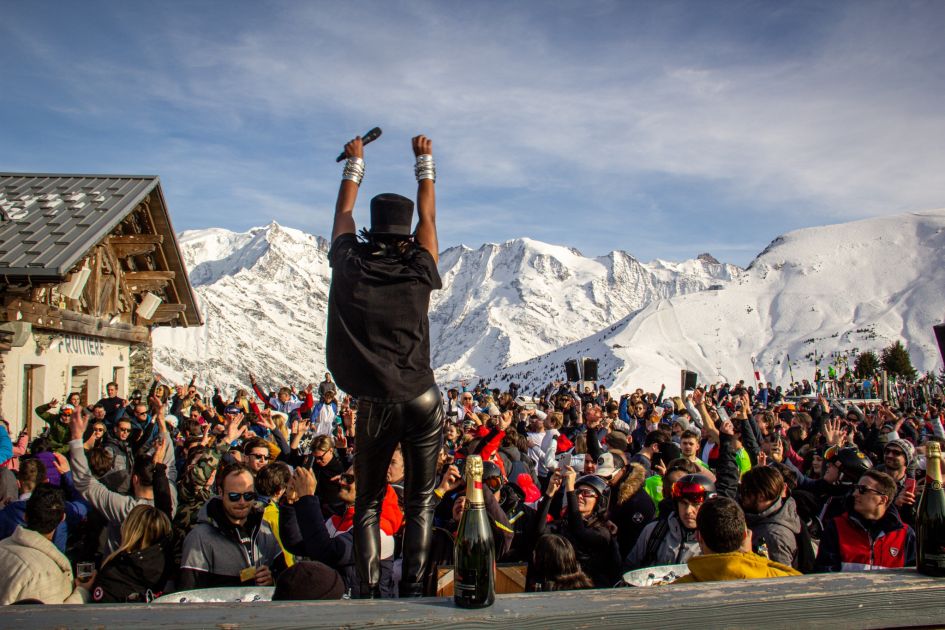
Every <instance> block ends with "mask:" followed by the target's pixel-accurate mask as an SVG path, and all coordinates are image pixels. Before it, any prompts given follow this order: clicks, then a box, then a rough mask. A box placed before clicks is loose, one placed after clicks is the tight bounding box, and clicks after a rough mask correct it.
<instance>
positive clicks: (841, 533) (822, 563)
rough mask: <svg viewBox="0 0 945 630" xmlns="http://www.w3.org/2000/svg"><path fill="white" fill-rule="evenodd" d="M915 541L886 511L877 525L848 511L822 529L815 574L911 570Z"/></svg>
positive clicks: (892, 509)
mask: <svg viewBox="0 0 945 630" xmlns="http://www.w3.org/2000/svg"><path fill="white" fill-rule="evenodd" d="M915 561H916V538H915V532H914V531H913V529H912V528H911V527H909V526H908V525H905V524H904V523H903V522H902V521H901V520H900V519H899V514H898V513H897V512H896V508H895V506H892V507H890V508H889V509H888V510H887V511H886V514H884V515H883V517H882V518H881V519H879V520H878V521H872V522H871V521H867V520H866V519H864V518H863V517H862V516H860V515H859V514H858V513H857V512H854V511H853V510H852V509H851V510H850V511H848V512H845V513H844V514H841V515H840V516H837V517H834V518H833V519H831V520H830V521H828V522H827V524H826V526H825V527H824V533H823V536H821V539H820V547H819V549H818V550H817V562H816V570H817V571H820V572H833V571H875V570H877V569H900V568H903V567H913V566H915Z"/></svg>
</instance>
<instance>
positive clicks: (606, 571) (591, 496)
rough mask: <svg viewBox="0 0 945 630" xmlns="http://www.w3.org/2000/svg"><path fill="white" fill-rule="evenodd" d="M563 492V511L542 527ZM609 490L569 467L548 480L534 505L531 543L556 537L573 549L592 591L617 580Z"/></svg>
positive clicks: (603, 483)
mask: <svg viewBox="0 0 945 630" xmlns="http://www.w3.org/2000/svg"><path fill="white" fill-rule="evenodd" d="M562 488H563V489H564V492H565V494H564V510H563V513H562V515H561V517H560V518H558V519H556V520H554V521H552V522H551V523H550V524H548V525H546V521H547V517H548V513H549V511H550V510H551V505H552V500H553V499H554V496H555V494H557V492H558V490H559V489H562ZM609 500H610V486H609V485H608V483H607V480H606V479H604V478H602V477H598V476H597V475H584V476H582V477H580V478H578V476H577V472H576V471H575V470H574V468H572V467H571V466H567V467H565V468H564V470H562V469H561V468H558V469H557V470H555V472H554V474H553V475H551V477H550V478H549V480H548V487H547V488H546V489H545V494H544V496H543V497H542V499H541V502H540V503H539V504H538V514H537V516H536V518H535V521H534V522H535V524H536V527H537V531H536V532H534V534H533V535H532V538H531V540H533V541H537V540H538V538H539V537H540V536H541V535H542V534H545V533H552V534H558V535H559V536H563V537H564V538H566V539H567V540H568V541H569V542H570V543H571V544H572V545H573V546H574V552H575V555H576V556H577V559H578V563H579V564H580V565H581V570H582V571H584V573H586V574H587V575H588V577H590V578H591V581H593V582H594V587H595V588H609V587H611V586H613V585H614V584H615V583H616V581H617V579H618V577H619V568H620V558H619V552H618V551H617V546H616V544H615V541H614V539H613V534H611V532H610V528H609V526H608V521H607V505H608V502H609Z"/></svg>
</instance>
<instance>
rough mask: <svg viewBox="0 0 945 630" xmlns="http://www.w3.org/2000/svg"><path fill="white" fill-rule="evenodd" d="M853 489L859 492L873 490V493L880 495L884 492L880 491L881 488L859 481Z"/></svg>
mask: <svg viewBox="0 0 945 630" xmlns="http://www.w3.org/2000/svg"><path fill="white" fill-rule="evenodd" d="M853 489H854V490H856V491H857V492H859V493H860V494H868V493H870V492H872V493H873V494H878V495H880V496H883V493H882V492H880V491H879V490H874V489H873V488H870V487H869V486H865V485H863V484H861V483H858V484H857V485H855V486H853Z"/></svg>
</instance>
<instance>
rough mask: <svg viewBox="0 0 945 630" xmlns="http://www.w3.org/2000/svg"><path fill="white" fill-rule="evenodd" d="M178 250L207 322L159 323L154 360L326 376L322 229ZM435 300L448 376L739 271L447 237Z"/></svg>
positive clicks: (697, 262) (481, 369)
mask: <svg viewBox="0 0 945 630" xmlns="http://www.w3.org/2000/svg"><path fill="white" fill-rule="evenodd" d="M180 244H181V250H182V253H183V256H184V259H185V263H186V265H187V268H188V269H190V278H191V282H192V283H193V285H194V287H195V291H196V293H197V295H198V299H199V300H200V303H201V308H202V309H203V313H204V316H205V319H206V321H207V324H206V326H204V327H202V328H199V329H179V328H173V329H168V328H161V329H158V330H157V331H155V335H154V342H155V364H156V368H157V369H158V371H159V372H160V373H161V374H163V375H164V376H165V377H167V378H171V379H172V380H182V379H184V378H186V375H189V374H192V373H194V372H197V373H200V374H203V375H205V376H203V377H202V378H201V381H203V382H206V381H209V382H211V383H216V384H220V385H225V386H228V387H232V386H234V385H236V384H240V383H243V384H245V383H246V373H247V372H248V371H253V372H255V373H257V374H258V375H259V377H260V380H261V381H262V382H264V383H266V384H269V383H276V382H278V383H286V382H291V383H293V384H297V385H298V384H302V383H306V382H309V381H312V380H315V381H318V380H321V374H322V373H323V372H324V370H325V357H324V336H325V319H326V308H327V299H328V286H329V280H330V269H329V267H328V263H327V249H328V244H327V242H326V241H325V240H324V239H321V238H318V237H314V236H311V235H308V234H304V233H302V232H300V231H298V230H292V229H288V228H284V227H282V226H280V225H278V224H276V223H272V224H270V225H269V226H266V227H263V228H255V229H253V230H250V231H249V232H247V233H243V234H238V233H234V232H229V231H227V230H223V229H217V228H214V229H208V230H198V231H191V232H185V233H183V234H182V235H181V238H180ZM439 268H440V274H441V276H442V278H443V284H444V287H443V290H441V291H437V292H434V294H433V298H432V304H431V311H430V322H431V340H432V361H433V365H434V367H435V368H436V370H437V374H438V377H439V378H441V379H443V380H451V379H456V378H459V377H462V376H473V375H477V374H487V373H492V372H495V371H496V370H498V369H499V368H501V367H502V366H505V365H507V364H509V363H513V362H518V361H523V360H527V359H529V358H532V357H535V356H539V355H541V354H544V353H546V352H549V351H551V350H553V349H555V348H558V347H560V346H561V345H563V344H566V343H569V342H572V341H576V340H578V339H581V338H583V337H585V336H586V335H588V334H590V333H591V332H593V331H595V330H598V329H600V328H602V327H604V326H606V325H608V324H609V323H611V322H614V321H617V320H619V319H620V318H622V317H625V316H626V315H627V314H629V313H631V312H633V311H636V310H638V309H640V308H642V307H643V306H645V305H646V304H648V303H650V302H652V301H653V300H656V299H660V298H665V297H671V296H674V295H678V294H680V293H686V292H691V291H700V290H704V289H707V288H708V287H710V286H715V285H720V284H724V283H727V282H729V281H730V280H731V279H732V278H736V277H739V276H740V274H742V273H743V271H742V270H741V269H740V268H738V267H736V266H733V265H723V264H721V263H719V262H718V261H716V260H715V259H713V258H711V256H708V255H704V256H702V257H700V258H698V259H694V260H691V261H684V262H682V263H667V262H663V261H656V262H654V263H652V264H643V263H640V262H639V261H637V260H636V259H634V258H633V257H632V256H630V255H629V254H627V253H625V252H620V251H615V252H612V253H610V254H608V255H607V256H603V257H600V258H586V257H584V256H582V255H581V254H580V252H577V251H576V250H573V249H569V248H566V247H560V246H556V245H549V244H546V243H541V242H538V241H534V240H532V239H528V238H522V239H516V240H512V241H508V242H506V243H502V244H486V245H483V246H481V247H480V248H478V249H476V250H473V249H469V248H467V247H455V248H452V249H449V250H447V251H445V252H443V254H442V255H441V257H440V265H439Z"/></svg>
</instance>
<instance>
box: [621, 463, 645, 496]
mask: <svg viewBox="0 0 945 630" xmlns="http://www.w3.org/2000/svg"><path fill="white" fill-rule="evenodd" d="M629 468H630V472H629V473H627V476H626V478H625V479H624V480H623V481H622V482H621V483H620V492H619V493H618V494H617V505H623V504H624V503H626V502H627V500H628V499H629V498H630V497H632V496H633V495H635V494H636V493H637V492H638V491H639V490H640V488H642V487H643V483H644V482H645V481H646V469H645V468H644V467H643V466H641V465H640V464H637V463H636V462H634V463H632V464H630V466H629Z"/></svg>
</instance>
